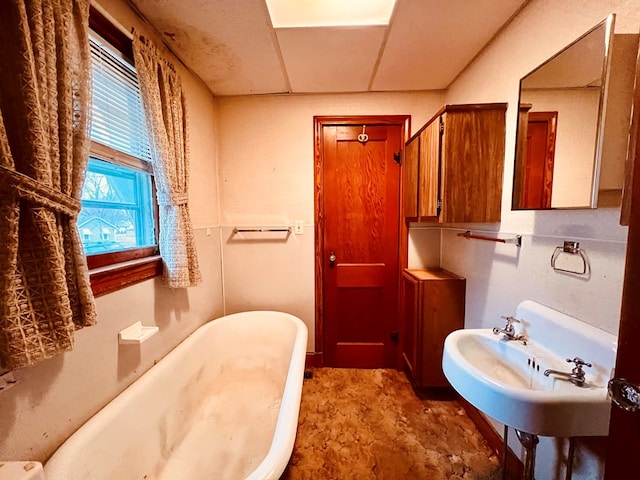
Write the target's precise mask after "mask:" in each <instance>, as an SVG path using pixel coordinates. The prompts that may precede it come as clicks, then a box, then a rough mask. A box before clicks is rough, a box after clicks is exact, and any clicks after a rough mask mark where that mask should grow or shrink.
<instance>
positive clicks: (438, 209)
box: [436, 198, 442, 215]
mask: <svg viewBox="0 0 640 480" xmlns="http://www.w3.org/2000/svg"><path fill="white" fill-rule="evenodd" d="M436 205H437V207H436V209H437V211H438V215H440V212H441V211H442V199H441V198H439V199H438V202H437V204H436Z"/></svg>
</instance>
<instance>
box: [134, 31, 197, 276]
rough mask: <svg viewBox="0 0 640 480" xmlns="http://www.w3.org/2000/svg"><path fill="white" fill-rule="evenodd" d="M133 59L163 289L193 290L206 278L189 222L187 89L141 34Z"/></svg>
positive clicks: (173, 70)
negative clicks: (155, 208) (145, 133)
mask: <svg viewBox="0 0 640 480" xmlns="http://www.w3.org/2000/svg"><path fill="white" fill-rule="evenodd" d="M133 56H134V62H135V65H136V70H137V71H138V80H139V81H140V91H141V94H142V102H143V105H144V110H145V114H146V119H147V127H148V129H149V134H150V135H149V136H150V139H149V140H150V143H151V147H152V148H151V151H152V163H153V172H154V177H155V181H156V189H157V198H158V205H159V208H160V255H161V256H162V260H163V263H164V276H163V280H164V284H165V285H166V286H168V287H173V288H183V287H192V286H195V285H197V284H198V283H200V281H201V280H202V278H201V275H200V269H199V267H198V258H197V256H196V248H195V243H194V239H193V229H192V227H191V219H190V217H189V207H188V197H189V196H188V192H187V188H188V184H189V159H188V151H187V118H186V108H185V98H184V94H183V91H182V84H181V82H180V78H179V77H178V75H177V73H176V71H175V69H174V67H173V65H171V64H170V63H169V62H168V61H167V60H165V59H164V58H163V57H162V56H161V55H160V53H159V52H158V50H157V49H156V47H155V46H154V45H153V44H152V43H151V42H149V41H148V40H147V39H145V38H143V37H142V36H140V35H139V34H138V33H135V34H134V37H133Z"/></svg>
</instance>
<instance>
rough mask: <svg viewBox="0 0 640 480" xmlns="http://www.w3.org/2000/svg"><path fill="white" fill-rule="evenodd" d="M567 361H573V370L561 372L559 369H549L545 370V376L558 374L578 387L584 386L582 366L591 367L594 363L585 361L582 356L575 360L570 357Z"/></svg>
mask: <svg viewBox="0 0 640 480" xmlns="http://www.w3.org/2000/svg"><path fill="white" fill-rule="evenodd" d="M567 362H568V363H572V362H573V364H574V367H573V368H572V369H571V372H561V371H559V370H551V369H547V370H545V371H544V376H545V377H548V376H549V375H551V374H553V375H558V376H559V377H564V378H566V379H568V380H569V381H570V382H571V383H573V384H574V385H577V386H578V387H582V386H583V385H584V370H582V367H583V366H585V367H591V366H592V365H591V364H590V363H587V362H585V361H584V360H582V359H581V358H580V357H575V358H574V359H573V360H572V359H570V358H567Z"/></svg>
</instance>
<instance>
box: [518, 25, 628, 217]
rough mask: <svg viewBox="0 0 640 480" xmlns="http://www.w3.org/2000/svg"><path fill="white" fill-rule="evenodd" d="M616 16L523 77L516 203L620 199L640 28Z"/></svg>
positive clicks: (589, 203)
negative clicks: (621, 28)
mask: <svg viewBox="0 0 640 480" xmlns="http://www.w3.org/2000/svg"><path fill="white" fill-rule="evenodd" d="M614 21H615V16H614V15H613V14H612V15H610V16H609V17H608V18H607V19H605V20H604V21H603V22H601V23H600V24H598V25H597V26H595V27H594V28H593V29H592V30H590V31H589V32H587V33H585V34H584V35H583V36H581V37H580V38H578V39H577V40H576V41H574V42H573V43H571V44H570V45H568V46H567V47H565V48H564V49H562V50H561V51H560V52H558V53H557V54H556V55H554V56H553V57H551V58H550V59H548V60H547V61H545V62H544V63H543V64H542V65H540V66H538V67H537V68H535V69H534V70H533V71H532V72H530V73H529V74H527V75H525V76H524V77H523V78H522V79H521V80H520V96H519V112H518V125H517V137H516V152H515V166H514V178H513V197H512V209H513V210H546V209H576V208H596V207H604V206H619V205H620V201H621V197H622V188H623V182H624V169H625V160H626V157H627V141H628V132H629V125H630V116H631V104H632V99H633V85H634V75H635V71H636V63H637V62H636V57H637V51H638V35H615V36H614V34H613V27H614Z"/></svg>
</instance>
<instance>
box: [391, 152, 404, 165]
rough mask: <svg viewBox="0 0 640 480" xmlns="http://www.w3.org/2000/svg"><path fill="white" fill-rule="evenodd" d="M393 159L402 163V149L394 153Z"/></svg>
mask: <svg viewBox="0 0 640 480" xmlns="http://www.w3.org/2000/svg"><path fill="white" fill-rule="evenodd" d="M393 161H394V162H396V163H397V164H398V165H402V150H398V151H397V152H396V153H394V154H393Z"/></svg>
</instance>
